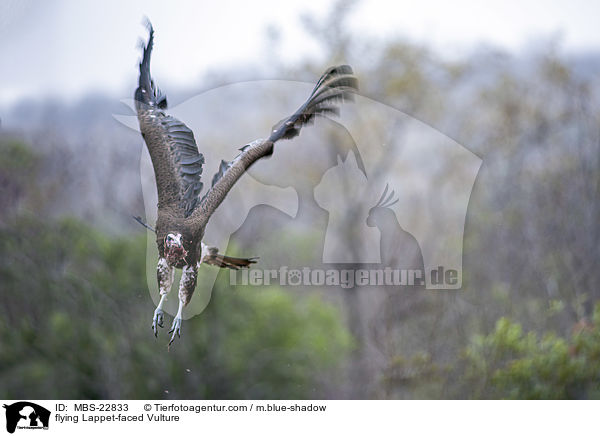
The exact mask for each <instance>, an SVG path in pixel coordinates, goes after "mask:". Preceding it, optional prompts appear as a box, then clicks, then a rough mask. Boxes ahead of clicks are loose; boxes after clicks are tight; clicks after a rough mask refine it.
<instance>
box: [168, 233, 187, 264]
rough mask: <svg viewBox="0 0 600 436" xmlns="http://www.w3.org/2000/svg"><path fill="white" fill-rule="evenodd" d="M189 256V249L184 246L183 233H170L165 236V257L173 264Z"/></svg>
mask: <svg viewBox="0 0 600 436" xmlns="http://www.w3.org/2000/svg"><path fill="white" fill-rule="evenodd" d="M186 256H187V251H185V248H184V247H183V237H182V236H181V233H169V234H167V236H166V237H165V257H166V258H167V262H168V263H169V264H171V265H173V264H176V263H178V262H179V261H180V260H182V259H183V258H185V257H186Z"/></svg>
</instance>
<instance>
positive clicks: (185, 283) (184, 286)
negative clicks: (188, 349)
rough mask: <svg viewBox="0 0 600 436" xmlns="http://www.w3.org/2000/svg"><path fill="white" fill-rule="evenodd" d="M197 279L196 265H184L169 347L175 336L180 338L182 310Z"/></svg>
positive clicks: (188, 300) (190, 297) (189, 298)
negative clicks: (177, 307)
mask: <svg viewBox="0 0 600 436" xmlns="http://www.w3.org/2000/svg"><path fill="white" fill-rule="evenodd" d="M197 277H198V265H192V266H190V265H186V266H184V267H183V272H182V273H181V280H180V281H179V309H177V315H176V316H175V319H174V320H173V324H172V325H171V330H169V333H172V335H171V340H170V341H169V345H171V344H172V343H173V341H174V340H175V335H177V336H179V337H181V322H182V321H183V308H184V307H185V306H187V304H188V303H189V302H190V300H191V299H192V295H193V293H194V290H195V289H196V279H197Z"/></svg>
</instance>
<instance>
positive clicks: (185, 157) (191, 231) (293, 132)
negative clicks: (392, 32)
mask: <svg viewBox="0 0 600 436" xmlns="http://www.w3.org/2000/svg"><path fill="white" fill-rule="evenodd" d="M148 30H149V33H150V36H149V39H148V43H147V44H146V45H145V47H144V49H143V58H142V61H141V63H140V77H139V84H138V88H137V89H136V91H135V102H136V110H137V116H138V121H139V123H140V130H141V133H142V136H143V138H144V141H145V142H146V146H147V147H148V151H149V153H150V157H151V158H152V165H153V167H154V175H155V178H156V186H157V190H158V219H157V221H156V230H155V232H156V244H157V245H158V253H159V259H158V267H157V279H158V288H159V291H160V296H161V297H160V302H159V303H158V306H157V308H156V310H155V311H154V317H153V320H152V329H153V331H154V335H155V336H157V335H158V327H162V326H163V316H164V313H163V310H162V307H163V304H164V302H165V299H166V297H167V294H168V293H169V291H170V290H171V286H172V284H173V278H174V269H175V268H181V269H182V270H183V271H182V275H181V280H180V282H179V309H178V311H177V315H176V316H175V319H174V320H173V324H172V326H171V330H170V331H169V333H170V334H172V335H171V339H170V341H169V345H170V344H171V343H172V342H173V341H174V340H175V335H177V336H180V334H181V322H182V313H183V308H184V307H185V306H186V305H187V304H188V303H189V302H190V300H191V298H192V294H193V293H194V289H195V287H196V277H197V273H198V268H199V267H200V265H201V264H202V263H206V264H209V265H216V266H218V267H221V268H233V269H238V268H245V267H248V266H249V265H250V264H252V263H255V262H256V258H250V259H238V258H233V257H229V256H225V255H222V254H219V253H218V250H217V249H216V248H214V247H208V246H207V245H205V244H204V242H203V238H204V230H205V228H206V225H207V223H208V221H209V220H210V218H211V216H212V214H213V213H214V212H215V210H216V209H217V207H219V205H220V204H221V202H222V201H223V200H224V199H225V197H226V196H227V193H228V192H229V191H230V190H231V188H232V187H233V185H234V184H235V183H236V182H237V180H238V179H239V178H240V177H241V176H242V175H243V174H244V172H245V171H246V170H247V169H248V168H249V167H250V165H252V164H253V163H254V162H256V161H257V160H259V159H261V158H263V157H266V156H270V155H271V154H272V153H273V145H274V144H275V143H276V142H277V141H279V140H281V139H291V138H294V137H295V136H297V135H298V134H299V133H300V129H301V128H302V126H304V125H306V124H308V123H310V122H311V121H312V120H313V118H314V117H315V115H320V116H322V115H326V114H338V113H339V109H338V107H337V106H336V103H338V102H342V101H345V100H351V98H352V95H353V93H354V92H355V91H356V90H357V80H356V78H355V77H354V76H353V72H352V68H351V67H350V66H348V65H340V66H336V67H331V68H329V69H328V70H327V71H326V72H325V73H324V74H323V75H322V76H321V78H320V79H319V81H318V82H317V84H316V86H315V87H314V89H313V91H312V93H311V94H310V96H309V98H308V100H307V101H306V102H305V103H304V104H303V105H302V106H300V108H299V109H298V110H297V111H296V112H295V113H294V114H293V115H292V116H290V117H288V118H285V119H283V120H282V121H280V122H279V123H277V124H276V125H275V126H274V127H273V129H272V131H271V132H270V136H269V137H268V139H257V140H255V141H252V142H250V143H249V144H247V145H245V146H244V147H242V148H241V149H240V153H239V154H238V155H237V156H236V157H235V158H234V159H233V160H231V161H229V162H227V161H221V164H220V166H219V170H218V172H217V173H216V174H215V175H214V176H213V178H212V181H211V184H210V187H208V188H207V189H206V190H205V192H204V195H202V196H201V193H202V188H203V186H204V184H203V182H202V180H201V175H202V166H203V164H204V156H203V155H202V153H201V152H200V151H199V150H198V146H197V145H196V141H195V140H194V134H193V133H192V131H191V130H190V129H189V128H188V127H187V126H186V125H185V124H184V123H182V122H181V121H179V120H177V119H175V118H173V117H172V116H170V115H168V114H167V112H166V109H167V98H166V96H165V95H164V94H162V93H161V92H160V91H159V89H158V87H157V86H156V85H155V83H154V81H153V79H152V77H151V76H150V55H151V53H152V45H153V41H154V30H153V28H152V26H151V25H150V24H148Z"/></svg>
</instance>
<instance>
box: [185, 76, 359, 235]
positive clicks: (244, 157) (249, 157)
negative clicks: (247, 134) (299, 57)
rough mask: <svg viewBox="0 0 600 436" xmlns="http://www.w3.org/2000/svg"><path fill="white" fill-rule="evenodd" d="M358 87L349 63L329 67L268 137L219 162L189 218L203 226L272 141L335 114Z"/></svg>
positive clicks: (268, 150) (266, 153) (270, 149)
mask: <svg viewBox="0 0 600 436" xmlns="http://www.w3.org/2000/svg"><path fill="white" fill-rule="evenodd" d="M357 90H358V81H357V79H356V77H354V75H353V72H352V68H351V67H350V66H349V65H339V66H337V67H331V68H329V69H328V70H327V71H326V72H325V73H324V74H323V75H322V76H321V78H320V79H319V81H318V82H317V84H316V85H315V87H314V89H313V91H312V93H311V94H310V96H309V98H308V100H306V102H305V103H304V104H303V105H302V106H300V108H299V109H298V110H297V111H296V112H295V113H294V114H293V115H292V116H290V117H288V118H285V119H283V120H282V121H280V122H279V123H277V124H276V125H275V126H273V129H272V131H271V136H270V137H269V139H259V140H256V141H254V142H251V143H250V144H247V145H245V146H244V147H242V148H241V149H240V154H239V155H238V156H237V157H236V158H235V159H233V160H232V161H231V162H226V161H221V164H220V166H219V170H218V172H217V173H216V174H215V175H214V177H213V179H212V187H211V188H210V190H209V191H208V192H207V193H206V194H205V195H204V197H203V198H202V201H201V203H200V207H199V208H198V209H197V210H196V211H195V212H194V214H193V215H192V217H191V218H192V219H193V220H197V221H198V223H197V227H198V228H203V226H204V225H206V223H207V222H208V219H209V218H210V216H211V215H212V214H213V213H214V211H215V210H216V209H217V207H218V206H219V205H220V204H221V202H222V201H223V200H224V199H225V197H226V195H227V193H228V192H229V191H230V190H231V188H232V187H233V185H234V184H235V182H236V181H237V180H238V179H239V178H240V177H241V176H242V174H244V172H245V171H246V170H247V169H248V168H249V167H250V166H251V165H252V164H253V163H254V162H256V161H257V160H258V159H260V158H263V157H266V156H270V155H271V154H272V153H273V144H274V143H275V142H277V141H278V140H280V139H291V138H294V137H295V136H298V134H299V133H300V129H301V128H302V126H305V125H307V124H310V123H311V122H312V121H313V120H314V117H315V116H316V115H322V116H324V115H327V114H335V115H338V114H339V108H338V107H337V106H336V103H340V102H343V101H347V100H352V98H353V96H354V93H355V92H356V91H357Z"/></svg>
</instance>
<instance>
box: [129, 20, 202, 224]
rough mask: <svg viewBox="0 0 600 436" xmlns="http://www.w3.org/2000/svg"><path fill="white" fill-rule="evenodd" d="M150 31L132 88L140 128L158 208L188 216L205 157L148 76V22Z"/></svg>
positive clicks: (150, 41)
mask: <svg viewBox="0 0 600 436" xmlns="http://www.w3.org/2000/svg"><path fill="white" fill-rule="evenodd" d="M149 31H150V38H149V39H148V44H147V45H146V47H145V48H144V57H143V58H142V62H141V63H140V79H139V86H138V88H137V90H136V91H135V100H136V109H137V114H138V120H139V122H140V130H141V132H142V136H143V137H144V140H145V141H146V146H147V147H148V151H149V152H150V157H151V158H152V165H153V167H154V175H155V177H156V187H157V190H158V207H159V209H160V208H172V209H173V210H174V211H173V213H175V214H178V215H182V216H185V217H187V216H189V215H191V214H192V212H193V211H194V209H195V208H196V206H197V204H198V203H199V195H200V191H201V190H202V182H201V181H200V175H201V174H202V165H203V164H204V156H203V155H202V153H199V152H198V147H197V146H196V141H195V140H194V134H193V133H192V131H191V130H190V129H189V128H188V127H187V126H186V125H185V124H183V123H182V122H181V121H179V120H177V119H175V118H173V117H172V116H170V115H167V114H166V113H165V111H164V110H165V109H166V108H167V98H166V96H165V95H164V94H162V93H161V92H160V91H159V90H158V88H157V87H156V85H155V84H154V81H153V80H152V78H151V76H150V56H151V53H152V45H153V42H154V30H153V29H152V26H151V25H149Z"/></svg>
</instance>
